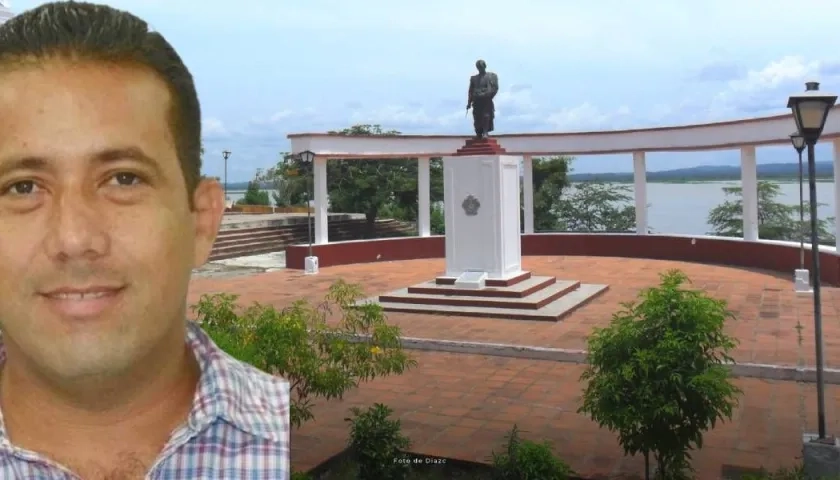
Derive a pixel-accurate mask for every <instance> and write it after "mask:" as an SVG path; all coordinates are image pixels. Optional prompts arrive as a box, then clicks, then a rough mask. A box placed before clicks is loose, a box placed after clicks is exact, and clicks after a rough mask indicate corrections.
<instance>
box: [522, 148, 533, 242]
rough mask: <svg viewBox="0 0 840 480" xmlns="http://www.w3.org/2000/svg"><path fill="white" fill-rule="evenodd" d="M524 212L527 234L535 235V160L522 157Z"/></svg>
mask: <svg viewBox="0 0 840 480" xmlns="http://www.w3.org/2000/svg"><path fill="white" fill-rule="evenodd" d="M522 210H523V216H524V222H523V224H524V225H523V226H524V231H525V233H534V159H533V158H531V156H530V155H526V156H524V157H522Z"/></svg>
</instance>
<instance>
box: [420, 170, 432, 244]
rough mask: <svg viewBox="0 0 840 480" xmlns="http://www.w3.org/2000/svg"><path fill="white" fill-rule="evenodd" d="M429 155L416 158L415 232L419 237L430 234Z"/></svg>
mask: <svg viewBox="0 0 840 480" xmlns="http://www.w3.org/2000/svg"><path fill="white" fill-rule="evenodd" d="M429 160H430V159H429V157H420V158H418V159H417V234H418V235H420V236H421V237H428V236H429V235H431V234H432V222H431V219H430V212H431V209H432V208H431V202H430V201H429V195H430V192H431V188H432V186H431V181H430V180H429Z"/></svg>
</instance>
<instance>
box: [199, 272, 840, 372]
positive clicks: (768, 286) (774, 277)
mask: <svg viewBox="0 0 840 480" xmlns="http://www.w3.org/2000/svg"><path fill="white" fill-rule="evenodd" d="M523 264H524V268H526V269H529V270H532V271H533V272H534V273H535V274H537V275H555V276H557V277H558V278H560V279H566V280H580V281H581V282H584V283H606V284H609V285H610V289H609V291H607V292H606V293H605V294H603V295H601V296H600V297H598V298H596V299H595V300H594V301H592V302H591V303H589V304H587V305H586V306H584V307H583V308H581V309H579V310H577V311H575V312H574V313H573V314H572V315H570V316H569V317H566V318H565V319H564V320H563V321H561V322H556V323H549V322H536V321H512V320H505V319H488V318H471V317H444V316H435V315H421V314H409V313H389V314H388V318H389V321H390V322H391V323H393V324H395V325H399V326H400V327H401V328H402V331H403V334H404V335H405V336H409V337H421V338H436V339H446V340H464V341H479V342H482V341H484V342H497V343H511V344H518V345H535V346H544V347H554V348H571V349H584V348H585V346H586V337H587V335H588V334H589V332H590V331H591V330H592V327H596V326H605V325H606V324H607V323H608V322H609V320H610V317H611V315H612V314H613V313H614V312H615V311H616V310H617V309H618V308H619V303H621V302H625V301H631V300H634V299H635V297H636V295H637V294H638V292H639V291H640V290H641V289H642V288H645V287H649V286H654V285H656V284H658V281H659V277H658V275H659V273H660V272H663V271H665V270H667V269H670V268H679V269H681V270H683V271H684V272H685V273H686V274H687V275H688V276H689V278H690V279H691V280H692V282H693V284H694V286H696V287H698V288H702V289H704V290H706V291H707V292H709V293H710V294H712V295H713V296H715V297H716V298H720V299H724V300H726V301H727V302H728V303H729V307H730V309H731V310H732V311H733V312H734V313H735V314H736V316H737V320H736V321H734V322H731V323H730V324H729V325H728V327H727V329H728V331H729V333H730V334H732V335H734V336H735V337H737V338H738V339H739V341H740V346H739V348H738V349H737V351H736V352H735V355H734V356H735V358H736V360H738V361H742V362H756V363H771V364H779V365H813V364H814V337H813V335H814V333H813V328H812V325H813V313H812V308H813V306H812V301H811V297H810V296H809V295H800V296H797V295H796V294H795V293H794V292H793V285H792V276H793V274H792V273H791V278H787V277H782V276H781V275H778V274H775V273H768V272H762V271H749V270H744V269H737V268H731V267H723V266H712V265H701V264H696V263H688V262H673V261H660V260H644V259H632V258H611V257H525V258H524V261H523ZM443 269H444V262H443V260H412V261H405V262H383V263H378V264H366V265H345V266H339V267H330V268H326V269H324V270H322V271H321V273H320V274H318V275H317V276H311V277H307V276H305V275H303V274H302V273H301V272H299V271H293V270H283V271H277V272H271V273H266V274H262V275H259V276H255V277H237V278H232V279H208V278H196V279H194V280H193V282H192V288H191V290H190V293H191V294H190V300H189V301H190V302H194V301H195V300H197V299H198V294H200V293H203V292H206V291H226V292H231V293H239V294H241V295H242V296H241V301H243V302H247V303H250V302H251V301H259V302H262V303H269V304H272V305H276V306H278V307H282V306H284V305H289V304H290V303H291V302H292V301H294V300H296V299H299V298H308V299H310V300H313V301H320V300H322V299H323V294H324V292H326V290H327V289H328V288H329V286H330V285H331V284H332V282H334V281H335V280H337V279H339V278H342V279H344V280H346V281H348V282H351V283H360V284H362V285H364V286H365V290H366V293H368V294H370V295H371V296H373V295H379V294H382V293H385V292H389V291H391V290H395V289H398V288H402V287H406V286H409V285H413V284H416V283H420V282H422V281H426V280H430V279H432V278H434V277H435V276H437V275H439V274H440V273H441V272H442V271H443ZM822 306H823V332H824V338H825V358H826V366H828V367H833V368H840V321H838V319H840V315H838V306H840V289H838V288H823V302H822ZM797 321H798V322H799V323H800V324H801V325H802V329H801V335H802V340H801V343H800V342H799V341H798V335H799V334H798V330H797V328H796V326H797Z"/></svg>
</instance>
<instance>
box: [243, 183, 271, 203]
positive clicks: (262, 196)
mask: <svg viewBox="0 0 840 480" xmlns="http://www.w3.org/2000/svg"><path fill="white" fill-rule="evenodd" d="M236 203H237V204H239V205H270V203H271V202H270V201H269V199H268V192H266V191H265V190H260V183H259V181H257V180H251V181H250V182H248V190H246V191H245V196H244V197H242V199H240V200H239V201H238V202H236Z"/></svg>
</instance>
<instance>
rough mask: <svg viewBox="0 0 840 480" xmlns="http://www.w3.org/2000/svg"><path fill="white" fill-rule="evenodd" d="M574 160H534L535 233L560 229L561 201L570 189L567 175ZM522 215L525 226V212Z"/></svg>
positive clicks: (532, 171)
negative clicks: (564, 192)
mask: <svg viewBox="0 0 840 480" xmlns="http://www.w3.org/2000/svg"><path fill="white" fill-rule="evenodd" d="M572 160H573V159H572V158H571V157H565V156H554V157H549V158H543V157H536V158H534V159H533V160H532V162H533V163H532V167H531V168H532V170H531V175H532V179H533V190H534V231H536V232H541V231H542V232H546V231H548V232H550V231H556V230H558V229H559V228H560V214H559V209H560V201H561V198H562V195H563V191H564V190H565V189H567V188H568V187H569V180H568V178H567V175H568V173H569V167H570V165H571V163H572ZM523 204H524V202H521V203H520V205H523ZM522 215H523V217H522V221H521V224H522V225H523V226H524V224H525V219H524V210H522Z"/></svg>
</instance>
